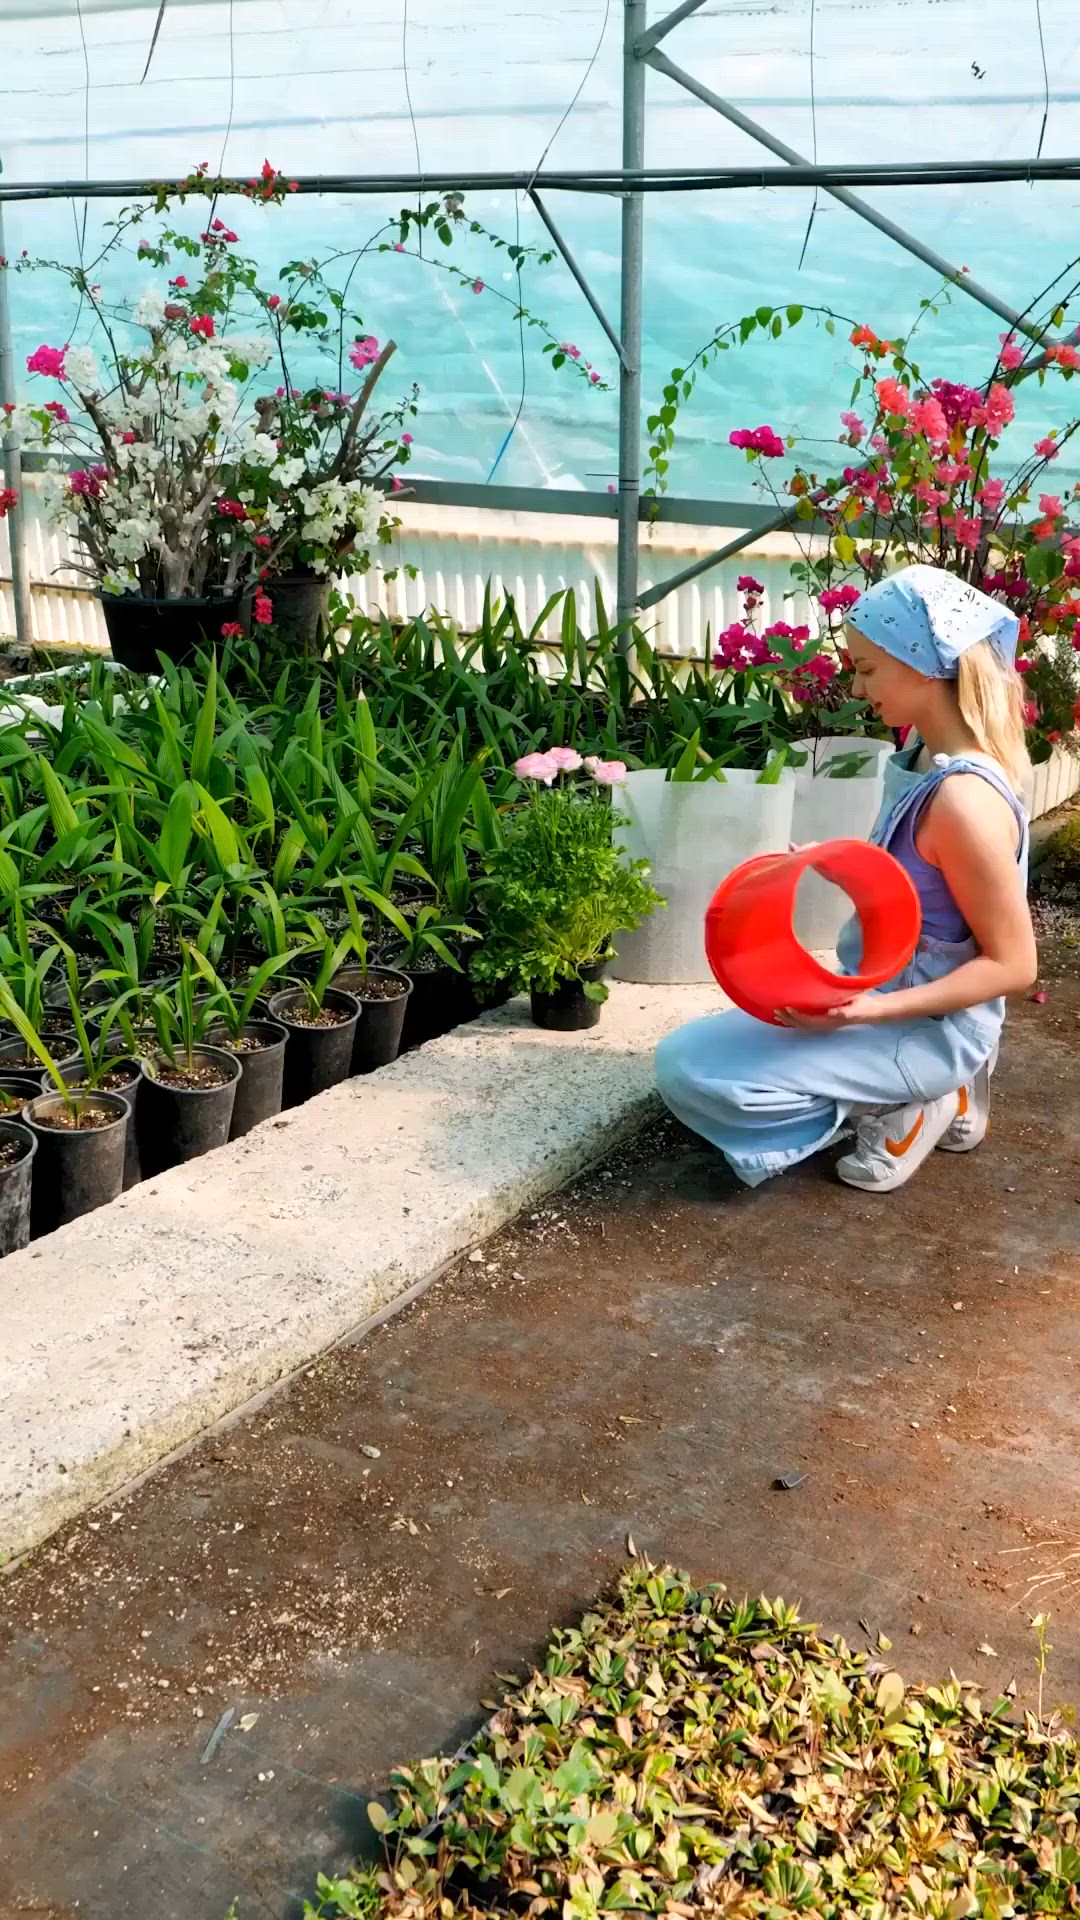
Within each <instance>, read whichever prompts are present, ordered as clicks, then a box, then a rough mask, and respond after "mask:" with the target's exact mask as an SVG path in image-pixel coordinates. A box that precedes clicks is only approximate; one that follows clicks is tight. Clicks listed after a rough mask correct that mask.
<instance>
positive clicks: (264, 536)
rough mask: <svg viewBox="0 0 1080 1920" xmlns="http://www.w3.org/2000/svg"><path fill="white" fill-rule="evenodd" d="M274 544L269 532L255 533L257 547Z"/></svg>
mask: <svg viewBox="0 0 1080 1920" xmlns="http://www.w3.org/2000/svg"><path fill="white" fill-rule="evenodd" d="M273 544H274V543H273V541H272V540H271V538H270V535H269V534H268V533H257V534H256V535H255V545H256V546H257V547H272V546H273Z"/></svg>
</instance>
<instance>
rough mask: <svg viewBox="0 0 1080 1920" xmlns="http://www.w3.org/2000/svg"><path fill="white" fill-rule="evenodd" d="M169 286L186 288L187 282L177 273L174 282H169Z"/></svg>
mask: <svg viewBox="0 0 1080 1920" xmlns="http://www.w3.org/2000/svg"><path fill="white" fill-rule="evenodd" d="M169 285H170V287H186V286H187V281H186V279H185V278H184V275H183V274H182V273H178V274H177V276H176V279H175V280H170V281H169Z"/></svg>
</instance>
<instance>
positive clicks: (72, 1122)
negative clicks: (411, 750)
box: [34, 1107, 119, 1133]
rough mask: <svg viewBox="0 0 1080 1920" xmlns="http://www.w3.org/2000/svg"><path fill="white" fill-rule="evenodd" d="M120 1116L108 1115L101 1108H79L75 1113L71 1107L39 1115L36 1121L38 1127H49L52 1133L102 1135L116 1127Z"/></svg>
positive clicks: (59, 1108) (58, 1108)
mask: <svg viewBox="0 0 1080 1920" xmlns="http://www.w3.org/2000/svg"><path fill="white" fill-rule="evenodd" d="M118 1118H119V1115H118V1114H115V1113H106V1112H105V1111H104V1110H103V1108H101V1107H78V1108H76V1109H75V1111H74V1112H73V1111H72V1109H71V1108H70V1107H57V1109H56V1111H55V1112H54V1113H50V1114H43V1113H39V1114H38V1115H37V1117H36V1119H35V1121H34V1125H35V1126H36V1127H48V1129H49V1131H50V1133H52V1132H56V1133H101V1132H103V1131H104V1129H105V1128H106V1127H114V1126H115V1125H116V1122H117V1120H118Z"/></svg>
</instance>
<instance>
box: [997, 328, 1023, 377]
mask: <svg viewBox="0 0 1080 1920" xmlns="http://www.w3.org/2000/svg"><path fill="white" fill-rule="evenodd" d="M998 339H999V340H1000V341H1001V352H1000V353H999V355H998V359H999V360H1000V361H1001V364H1002V366H1003V367H1006V368H1008V369H1009V370H1010V371H1011V370H1012V369H1013V368H1014V367H1020V366H1023V364H1024V349H1023V347H1022V346H1021V345H1020V342H1019V340H1018V339H1017V337H1016V335H1015V333H999V335H998Z"/></svg>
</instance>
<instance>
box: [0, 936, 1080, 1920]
mask: <svg viewBox="0 0 1080 1920" xmlns="http://www.w3.org/2000/svg"><path fill="white" fill-rule="evenodd" d="M1071 973H1075V966H1074V963H1073V962H1072V959H1071V956H1070V955H1069V954H1068V953H1063V955H1062V959H1061V962H1060V964H1057V965H1052V966H1051V968H1050V977H1049V979H1048V982H1047V986H1048V993H1049V998H1048V1000H1047V1002H1046V1004H1045V1005H1042V1006H1036V1005H1026V1006H1024V1007H1023V1008H1021V1009H1020V1011H1019V1013H1018V1015H1017V1017H1016V1019H1015V1020H1014V1021H1013V1023H1012V1025H1011V1027H1010V1036H1009V1045H1008V1049H1007V1052H1006V1056H1005V1060H1004V1063H1003V1066H1002V1069H1001V1072H1000V1075H999V1078H998V1080H997V1082H996V1083H995V1089H996V1098H995V1109H994V1127H993V1132H992V1134H991V1138H990V1140H989V1141H988V1142H987V1144H986V1146H985V1147H984V1148H983V1149H982V1151H981V1152H980V1153H979V1154H977V1155H975V1156H974V1157H973V1158H972V1159H970V1160H965V1161H958V1160H956V1159H955V1158H951V1157H946V1156H943V1155H938V1156H936V1157H935V1159H934V1161H933V1163H932V1164H931V1165H929V1166H928V1167H927V1168H925V1169H924V1170H923V1172H922V1173H921V1174H920V1176H919V1178H918V1179H917V1180H916V1181H915V1182H914V1183H913V1185H912V1186H911V1187H910V1188H908V1189H906V1190H905V1191H904V1192H903V1193H901V1194H899V1195H896V1196H894V1197H893V1198H891V1199H885V1200H882V1199H878V1200H876V1201H875V1200H874V1199H872V1198H871V1197H869V1196H864V1195H861V1194H857V1193H852V1192H849V1191H847V1190H845V1189H843V1188H841V1187H839V1186H837V1185H836V1184H835V1183H834V1181H833V1179H832V1176H831V1170H830V1167H829V1166H828V1164H817V1165H813V1166H811V1167H809V1168H806V1169H803V1170H801V1171H800V1172H798V1173H797V1174H795V1175H793V1176H791V1177H789V1178H788V1179H786V1180H785V1181H783V1182H780V1183H778V1184H776V1185H774V1186H772V1187H769V1188H764V1189H760V1190H758V1191H757V1192H756V1193H753V1194H749V1193H745V1192H741V1191H740V1192H736V1191H734V1190H733V1189H732V1187H731V1185H730V1184H729V1182H728V1181H727V1179H726V1177H725V1175H724V1173H723V1171H722V1169H721V1168H720V1167H719V1166H718V1164H717V1162H716V1160H715V1159H714V1157H713V1156H712V1155H711V1154H709V1153H707V1152H704V1151H702V1150H701V1149H700V1147H699V1146H698V1145H697V1144H696V1143H695V1142H693V1141H692V1140H690V1139H689V1138H688V1137H687V1136H686V1135H684V1134H682V1133H680V1132H679V1131H678V1130H677V1129H676V1128H674V1127H671V1126H669V1125H667V1124H666V1123H661V1124H658V1125H657V1126H654V1127H653V1128H652V1129H651V1131H650V1132H649V1133H648V1134H647V1135H646V1136H645V1137H643V1139H642V1140H641V1141H639V1142H638V1143H637V1144H636V1146H635V1147H634V1148H633V1149H631V1150H629V1151H628V1152H627V1153H626V1154H625V1155H623V1156H622V1157H621V1158H620V1159H617V1160H614V1161H612V1162H610V1163H609V1164H608V1166H607V1167H606V1168H604V1169H602V1170H601V1171H600V1172H598V1173H596V1174H594V1175H592V1176H590V1177H589V1178H587V1179H586V1180H584V1181H582V1182H580V1183H579V1184H578V1186H577V1187H576V1188H575V1189H574V1190H573V1191H572V1192H571V1193H570V1194H568V1195H564V1196H559V1197H558V1198H557V1199H555V1200H554V1201H552V1202H549V1203H548V1204H546V1205H545V1206H544V1207H542V1208H540V1209H539V1210H538V1211H537V1212H536V1213H535V1214H533V1215H532V1216H531V1217H528V1218H525V1219H523V1220H521V1221H519V1222H518V1223H517V1224H516V1225H515V1227H514V1228H513V1229H511V1230H510V1231H508V1232H507V1233H505V1234H503V1235H502V1236H500V1238H499V1239H498V1240H496V1241H494V1242H493V1243H492V1244H491V1245H490V1247H489V1248H487V1249H485V1251H484V1257H483V1259H482V1260H470V1261H466V1262H464V1263H463V1264H462V1266H461V1267H460V1268H459V1269H458V1271H457V1272H456V1273H454V1274H451V1275H449V1276H448V1277H447V1278H446V1279H444V1280H443V1281H441V1282H440V1283H439V1284H438V1285H437V1286H436V1287H435V1288H434V1289H433V1290H432V1291H431V1292H430V1293H429V1294H428V1295H427V1296H426V1297H425V1298H424V1299H423V1300H422V1301H421V1302H420V1303H419V1304H418V1305H417V1306H415V1307H414V1308H413V1309H412V1310H411V1311H409V1312H407V1313H405V1314H403V1315H401V1316H400V1317H399V1318H398V1319H397V1320H395V1321H393V1322H392V1323H391V1324H389V1325H388V1326H386V1327H385V1328H383V1329H382V1330H381V1331H380V1332H379V1333H377V1334H376V1335H373V1336H372V1337H370V1338H369V1339H368V1340H367V1341H365V1342H364V1343H363V1344H362V1345H360V1346H355V1347H350V1348H346V1349H342V1350H340V1351H339V1352H338V1353H336V1354H335V1355H333V1356H332V1357H331V1358H329V1359H328V1360H326V1361H325V1362H322V1363H320V1364H319V1365H318V1366H316V1367H314V1368H312V1369H311V1370H310V1371H309V1372H308V1373H307V1375H306V1376H305V1377H304V1378H303V1379H302V1380H301V1381H300V1382H298V1383H297V1385H296V1386H295V1387H293V1388H291V1389H290V1390H289V1391H287V1392H286V1393H283V1394H281V1395H279V1396H278V1397H276V1398H275V1399H274V1400H272V1401H271V1402H270V1403H269V1404H268V1405H267V1406H265V1407H264V1408H263V1409H262V1410H261V1411H260V1412H258V1413H256V1414H255V1415H253V1416H252V1417H250V1418H249V1419H248V1420H246V1421H245V1422H243V1423H242V1424H240V1425H238V1426H236V1427H234V1428H233V1429H231V1430H230V1431H229V1432H228V1433H225V1434H219V1435H217V1436H215V1437H212V1438H211V1439H208V1440H207V1441H205V1442H204V1443H203V1444H202V1445H201V1446H200V1447H199V1448H198V1449H197V1450H196V1452H194V1453H193V1454H192V1455H191V1456H190V1457H189V1458H188V1459H186V1460H185V1461H183V1462H181V1463H180V1464H178V1465H176V1466H174V1467H172V1468H170V1469H168V1470H166V1471H165V1472H163V1473H160V1474H158V1475H157V1476H155V1477H154V1478H153V1479H152V1480H151V1481H149V1482H148V1483H147V1484H146V1485H145V1486H144V1487H142V1488H141V1489H140V1490H139V1491H137V1492H136V1493H134V1494H133V1495H131V1496H130V1497H129V1498H128V1499H126V1500H124V1501H122V1502H120V1503H118V1504H115V1505H113V1506H111V1507H106V1508H105V1509H103V1510H102V1511H100V1512H99V1513H97V1514H96V1515H94V1516H93V1518H92V1519H91V1520H90V1521H83V1522H80V1523H78V1524H77V1525H75V1526H73V1527H71V1528H69V1529H68V1530H67V1531H66V1532H65V1533H62V1534H61V1535H59V1536H58V1537H57V1538H56V1539H55V1540H54V1541H53V1542H52V1543H50V1545H49V1546H48V1547H46V1548H44V1549H42V1550H41V1551H40V1552H39V1553H38V1554H37V1555H35V1557H34V1559H33V1560H32V1562H31V1563H30V1564H29V1565H28V1566H26V1567H25V1568H23V1569H22V1570H21V1571H19V1572H18V1573H16V1574H15V1575H13V1576H12V1578H11V1579H10V1581H9V1582H8V1583H7V1584H6V1585H5V1587H4V1589H3V1596H4V1612H5V1622H4V1652H3V1654H2V1658H0V1862H2V1863H3V1864H2V1865H0V1920H9V1917H10V1920H13V1916H15V1915H16V1914H26V1913H34V1914H35V1915H37V1916H38V1917H39V1920H59V1917H60V1916H64V1917H65V1920H67V1916H73V1915H75V1914H78V1916H79V1917H80V1920H145V1917H146V1916H147V1915H148V1914H149V1913H153V1915H154V1920H223V1915H224V1913H225V1910H226V1908H227V1906H228V1904H229V1902H230V1900H231V1899H233V1898H235V1899H236V1900H237V1908H238V1913H239V1915H240V1920H255V1916H257V1915H261V1914H267V1915H271V1916H273V1917H274V1920H282V1917H283V1916H286V1915H289V1914H290V1913H295V1912H296V1911H297V1903H298V1901H299V1900H300V1899H301V1898H302V1896H303V1894H304V1892H305V1891H307V1890H310V1888H311V1886H312V1884H313V1879H314V1874H315V1872H316V1871H317V1870H318V1869H320V1868H321V1869H322V1870H324V1871H327V1872H329V1871H332V1870H333V1869H334V1868H335V1866H338V1865H340V1864H342V1863H343V1862H344V1861H345V1860H346V1859H347V1858H348V1857H349V1856H350V1854H351V1853H353V1852H354V1851H355V1849H356V1848H357V1847H358V1846H360V1845H363V1844H364V1842H365V1839H366V1837H367V1836H366V1821H365V1816H364V1806H365V1803H366V1802H367V1800H368V1799H369V1798H370V1797H371V1796H372V1795H373V1794H374V1793H376V1792H378V1791H380V1790H381V1789H382V1788H383V1787H384V1785H385V1782H386V1778H387V1774H388V1771H389V1769H390V1768H391V1767H392V1766H393V1765H394V1763H395V1762H399V1761H405V1760H408V1759H411V1758H416V1757H418V1756H420V1755H421V1754H423V1753H426V1752H428V1751H432V1750H435V1749H438V1748H445V1747H452V1746H453V1745H455V1744H456V1743H457V1742H458V1741H459V1740H460V1738H461V1737H462V1736H463V1734H464V1733H465V1732H467V1731H470V1730H471V1729H472V1727H473V1726H474V1725H475V1724H476V1722H477V1721H478V1719H480V1718H481V1717H482V1712H483V1710H482V1707H481V1705H480V1703H481V1701H482V1700H484V1699H490V1698H491V1697H492V1695H493V1693H494V1692H495V1691H496V1690H497V1687H498V1681H497V1680H496V1679H495V1677H494V1675H495V1674H496V1673H497V1672H498V1671H502V1672H507V1671H514V1670H516V1669H521V1668H522V1667H523V1666H524V1665H525V1664H526V1663H527V1662H528V1661H529V1660H530V1659H531V1658H533V1657H534V1656H535V1655H536V1653H537V1652H538V1651H539V1650H540V1648H541V1647H542V1646H543V1643H544V1640H545V1637H546V1635H547V1632H548V1629H549V1627H550V1626H551V1625H552V1624H553V1623H555V1622H560V1621H569V1620H570V1619H572V1618H573V1617H574V1616H575V1615H576V1614H577V1613H579V1612H580V1611H581V1610H582V1609H583V1608H584V1607H585V1606H586V1605H587V1604H588V1603H589V1602H590V1600H591V1599H592V1598H593V1597H594V1596H595V1595H596V1593H597V1591H598V1590H599V1589H600V1588H601V1587H603V1586H604V1585H605V1584H607V1583H608V1582H609V1581H610V1580H611V1579H612V1577H613V1576H614V1574H615V1573H616V1572H617V1570H618V1568H619V1566H620V1564H621V1563H622V1561H623V1559H624V1558H625V1551H626V1548H625V1542H626V1536H627V1534H631V1535H632V1536H633V1538H634V1540H635V1542H636V1544H637V1547H638V1548H639V1549H640V1550H641V1551H644V1552H646V1553H648V1554H650V1555H652V1556H654V1557H657V1558H661V1557H663V1558H668V1559H671V1560H674V1561H676V1562H678V1563H679V1564H681V1565H684V1566H686V1567H688V1568H689V1569H690V1571H691V1572H692V1573H693V1574H694V1576H695V1577H696V1578H698V1579H721V1580H724V1581H726V1582H727V1583H728V1585H729V1586H730V1587H731V1588H733V1589H735V1590H737V1591H741V1590H743V1589H749V1590H759V1589H763V1590H765V1591H766V1592H768V1593H770V1594H783V1595H784V1597H785V1598H787V1599H788V1600H794V1599H799V1600H801V1601H802V1602H803V1604H804V1608H805V1610H806V1612H807V1613H808V1614H809V1615H811V1616H812V1617H814V1618H815V1619H817V1620H819V1621H821V1622H822V1623H823V1624H824V1625H825V1626H826V1627H827V1628H828V1629H830V1630H836V1631H842V1632H844V1633H845V1634H846V1635H848V1636H849V1637H850V1638H851V1639H852V1640H853V1641H855V1642H856V1643H866V1642H868V1641H873V1640H874V1639H875V1638H876V1636H877V1635H878V1634H879V1633H884V1634H885V1635H887V1636H888V1637H889V1638H890V1639H891V1640H892V1642H893V1647H894V1651H893V1655H892V1658H893V1659H894V1660H895V1661H896V1663H897V1664H898V1665H899V1666H900V1667H901V1668H902V1669H903V1670H904V1671H905V1672H906V1673H908V1674H909V1675H911V1676H912V1677H928V1676H932V1675H935V1674H941V1673H943V1672H944V1671H946V1670H947V1669H949V1668H953V1669H955V1670H956V1671H957V1672H958V1673H960V1674H961V1675H962V1676H963V1677H965V1678H969V1677H971V1678H976V1679H978V1680H980V1681H981V1682H983V1683H984V1684H985V1685H986V1686H987V1687H988V1688H990V1689H993V1690H995V1691H997V1690H999V1689H1000V1688H1003V1687H1004V1686H1005V1685H1006V1684H1007V1683H1008V1682H1009V1681H1010V1680H1011V1679H1012V1678H1013V1676H1014V1675H1015V1677H1016V1679H1017V1682H1018V1686H1019V1688H1020V1691H1021V1695H1023V1693H1024V1692H1025V1691H1026V1689H1027V1688H1028V1687H1029V1685H1030V1684H1031V1682H1032V1680H1033V1676H1034V1647H1033V1641H1032V1636H1031V1632H1030V1627H1029V1625H1028V1620H1029V1617H1030V1615H1031V1614H1032V1613H1033V1612H1034V1611H1036V1610H1037V1609H1038V1608H1039V1607H1040V1606H1044V1607H1047V1608H1049V1609H1050V1610H1051V1611H1052V1613H1053V1614H1054V1616H1055V1618H1054V1621H1053V1622H1052V1626H1051V1635H1050V1637H1051V1640H1052V1641H1054V1642H1056V1643H1057V1651H1056V1652H1055V1653H1054V1654H1053V1655H1052V1658H1051V1680H1050V1689H1049V1690H1050V1694H1051V1696H1052V1697H1053V1698H1054V1699H1055V1700H1060V1701H1062V1702H1066V1703H1067V1702H1071V1701H1072V1700H1074V1699H1075V1698H1077V1697H1078V1696H1080V1665H1078V1659H1077V1654H1076V1638H1075V1622H1076V1609H1075V1606H1074V1602H1073V1598H1072V1595H1071V1594H1070V1592H1069V1590H1068V1589H1069V1577H1070V1574H1071V1571H1072V1568H1073V1567H1075V1568H1076V1569H1077V1571H1078V1577H1080V1561H1075V1562H1069V1561H1068V1560H1067V1558H1066V1556H1067V1555H1068V1554H1069V1553H1071V1552H1073V1551H1074V1550H1076V1551H1080V1394H1078V1392H1077V1385H1078V1378H1080V1334H1078V1333H1077V1326H1078V1321H1077V1314H1076V1308H1077V1295H1078V1278H1080V1259H1078V1253H1080V1177H1078V1176H1080V1161H1078V1155H1077V1148H1076V1142H1077V1140H1078V1139H1080V1079H1078V1076H1077V1072H1076V1066H1077V1052H1078V1051H1080V1029H1078V1025H1077V1012H1078V1008H1080V990H1078V987H1077V984H1076V982H1075V980H1074V979H1072V978H1070V977H1069V976H1070V974H1071ZM74 1283H75V1277H74V1276H73V1284H74ZM376 1449H377V1450H378V1451H377V1453H376V1452H375V1450H376ZM794 1473H802V1474H805V1475H806V1476H807V1478H806V1479H805V1480H804V1481H803V1483H802V1484H801V1485H800V1486H799V1487H798V1488H797V1489H795V1490H794V1491H791V1492H782V1491H778V1490H776V1489H775V1486H774V1482H775V1481H776V1479H777V1477H778V1476H780V1475H784V1474H794ZM1040 1580H1045V1584H1044V1585H1042V1586H1039V1585H1036V1584H1035V1583H1037V1582H1038V1581H1040ZM229 1708H232V1709H234V1710H235V1715H236V1719H235V1721H234V1724H233V1726H232V1727H231V1728H230V1730H229V1731H228V1732H227V1733H226V1734H225V1736H224V1738H223V1739H222V1740H221V1742H220V1744H219V1746H218V1747H217V1750H216V1752H215V1753H214V1755H213V1757H212V1758H211V1759H209V1760H207V1761H203V1759H202V1758H201V1756H202V1754H203V1752H204V1750H205V1748H206V1744H207V1741H208V1739H209V1737H210V1735H211V1733H212V1732H213V1730H214V1728H215V1726H216V1724H217V1722H218V1720H219V1718H220V1716H221V1714H222V1713H223V1712H224V1711H226V1710H227V1709H229ZM249 1715H257V1718H256V1719H255V1720H254V1721H253V1722H252V1723H250V1724H248V1726H247V1729H246V1730H242V1729H241V1727H240V1724H239V1723H240V1720H241V1717H242V1716H249ZM5 1903H6V1904H5Z"/></svg>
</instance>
